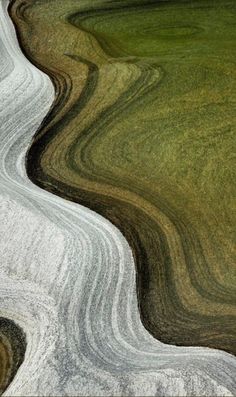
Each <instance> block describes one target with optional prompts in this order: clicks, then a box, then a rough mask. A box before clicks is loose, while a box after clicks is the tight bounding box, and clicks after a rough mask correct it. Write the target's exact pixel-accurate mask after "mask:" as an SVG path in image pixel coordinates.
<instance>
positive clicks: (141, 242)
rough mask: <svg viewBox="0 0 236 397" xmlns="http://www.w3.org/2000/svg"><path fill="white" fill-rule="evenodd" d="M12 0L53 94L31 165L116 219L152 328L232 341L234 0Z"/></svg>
mask: <svg viewBox="0 0 236 397" xmlns="http://www.w3.org/2000/svg"><path fill="white" fill-rule="evenodd" d="M13 4H14V5H13V7H12V8H11V15H12V17H13V19H14V21H15V23H16V24H17V26H18V29H19V34H20V40H21V42H22V45H23V48H24V49H25V51H26V52H27V55H28V57H29V58H30V59H32V60H33V61H34V62H35V63H36V64H37V65H40V67H41V68H42V67H43V68H44V70H46V71H47V72H48V74H50V76H51V78H52V80H53V82H54V84H55V87H56V93H57V102H56V103H55V106H54V107H53V109H52V112H51V114H49V116H48V118H47V119H46V120H45V122H44V126H43V128H42V129H41V130H40V132H39V134H38V135H37V137H36V138H35V141H34V144H33V145H32V146H31V148H30V150H29V152H28V160H27V172H28V175H29V176H30V178H31V179H32V180H33V181H34V182H35V183H36V184H38V185H39V186H41V187H43V188H45V189H47V190H49V191H51V192H53V193H56V194H58V195H60V196H62V197H65V198H69V199H70V200H73V201H76V202H79V203H81V204H84V205H86V206H88V207H89V208H91V209H93V210H95V211H96V212H98V213H100V214H102V215H103V216H105V217H106V218H108V219H109V220H110V221H111V222H112V223H114V224H115V225H116V226H118V227H119V228H120V229H121V231H122V232H123V234H124V235H125V237H126V238H127V239H128V241H129V243H130V246H131V247H132V250H133V253H134V256H135V262H136V266H137V287H138V297H139V305H140V311H141V317H142V320H143V323H144V324H145V326H146V328H147V329H148V330H149V331H151V333H152V334H153V335H154V336H155V337H157V338H158V339H160V340H162V341H163V342H166V343H172V344H177V345H187V346H188V345H202V346H209V347H215V348H221V349H224V350H226V351H228V352H231V353H235V330H236V327H235V297H236V294H235V238H234V233H233V228H234V224H235V219H234V212H233V208H234V200H233V197H234V193H235V183H234V178H233V169H234V167H233V156H232V154H233V147H234V144H235V139H234V134H233V131H234V126H235V124H234V121H235V107H234V101H235V95H234V92H235V91H234V88H235V79H233V78H234V77H235V76H234V75H235V59H234V51H233V48H234V39H235V31H234V29H233V25H232V24H233V17H234V15H235V4H234V2H233V1H231V0H227V2H225V1H224V2H222V1H221V0H217V1H216V2H214V3H213V2H212V1H207V2H206V1H195V2H186V1H185V2H175V1H174V2H169V1H164V2H154V3H153V2H144V1H125V2H107V1H102V0H101V1H98V2H96V4H92V5H91V3H90V2H87V1H84V2H81V3H78V2H76V1H72V0H66V1H37V2H36V3H35V2H31V1H27V2H25V1H24V2H22V1H21V0H17V1H15V2H14V3H13ZM222 4H223V5H224V8H223V9H222ZM35 21H37V23H36V22H35Z"/></svg>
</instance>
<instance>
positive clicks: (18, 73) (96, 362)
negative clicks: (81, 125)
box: [0, 2, 236, 396]
mask: <svg viewBox="0 0 236 397" xmlns="http://www.w3.org/2000/svg"><path fill="white" fill-rule="evenodd" d="M22 4H23V3H22ZM6 5H7V3H6V2H4V3H0V24H1V40H2V42H1V46H0V51H1V57H0V59H3V62H2V65H10V67H9V68H8V69H7V72H6V70H5V72H4V73H3V75H2V74H0V76H1V78H0V92H1V102H0V104H1V105H0V116H1V124H0V137H1V147H0V186H1V195H0V205H1V212H0V214H1V216H2V219H1V222H0V230H1V240H0V252H1V267H0V271H1V278H0V290H1V306H0V311H1V315H2V316H4V317H6V318H8V319H12V320H14V321H15V323H17V324H18V325H19V326H20V327H21V328H22V329H23V330H24V332H25V334H26V341H27V349H26V353H25V358H24V361H23V364H22V365H21V367H20V368H19V370H18V373H17V375H16V376H15V378H14V380H13V382H12V383H11V385H10V387H8V389H7V390H6V392H5V395H9V396H12V395H14V396H16V395H21V396H25V395H31V396H32V395H45V396H49V395H77V396H78V395H102V396H104V395H114V396H115V395H166V396H168V395H181V396H182V395H219V396H222V395H233V394H234V393H235V390H236V383H235V376H234V374H235V370H236V361H235V358H234V357H233V356H231V355H229V354H227V353H224V352H220V351H216V350H211V349H203V348H182V347H179V348H178V347H172V346H166V345H163V344H162V343H160V342H159V341H157V340H155V339H154V338H152V337H151V335H150V334H148V333H147V331H146V330H145V329H144V328H143V326H142V323H141V321H140V317H139V311H138V303H137V297H136V286H135V268H134V263H133V260H132V253H131V250H130V248H129V246H128V244H127V242H126V240H125V239H124V238H123V236H122V235H121V233H120V232H119V231H118V230H117V229H116V228H115V227H114V226H113V225H112V224H110V223H109V222H108V221H106V220H105V219H104V218H102V217H100V216H99V215H98V214H96V213H94V212H91V211H90V210H88V209H85V208H83V207H81V206H80V205H77V204H73V203H70V202H68V201H65V200H63V199H61V198H59V197H56V196H55V195H52V194H50V193H48V192H46V191H44V190H42V189H40V188H39V187H37V186H35V185H34V184H32V183H31V182H30V180H29V179H28V177H27V175H26V172H25V166H24V163H25V155H26V151H27V148H28V147H29V145H30V143H31V140H32V137H33V135H34V132H35V131H36V130H37V129H38V127H39V125H40V123H41V121H42V119H43V117H44V116H45V115H46V113H47V112H48V110H49V107H50V105H51V103H52V100H53V94H54V93H53V89H52V85H51V83H50V81H49V79H48V78H47V76H46V75H44V74H43V73H42V72H40V71H39V70H37V69H36V68H35V67H33V66H32V65H31V64H30V63H29V62H28V61H27V59H26V58H25V57H24V56H23V55H22V53H21V52H20V50H19V48H18V45H17V41H16V37H15V34H14V30H13V27H12V25H11V23H10V20H9V18H8V16H7V13H6ZM73 57H74V56H73ZM67 58H68V57H67ZM70 59H72V58H70ZM73 62H75V63H76V64H77V62H78V58H76V60H74V59H73ZM83 62H85V61H84V59H83ZM58 66H59V65H58ZM86 67H88V68H91V67H92V65H91V64H88V62H87V64H86ZM133 69H134V70H135V71H136V70H137V69H136V68H135V67H134V68H133V66H131V70H133ZM3 70H4V68H3ZM148 70H149V69H148ZM94 72H95V71H94ZM154 73H155V81H156V77H157V78H158V76H159V72H157V71H156V68H155V72H154ZM60 76H61V77H60V78H59V77H58V80H57V89H58V90H60V89H63V90H64V89H65V88H63V86H64V84H65V83H64V82H65V79H66V83H67V87H69V81H70V79H69V78H68V77H67V76H66V75H63V74H62V73H61V74H60ZM131 83H132V82H131ZM91 90H92V87H91ZM71 92H72V91H70V89H69V88H68V91H67V93H68V95H71ZM69 93H70V94H69ZM63 100H64V99H63V98H61V97H59V98H58V99H57V102H56V106H57V109H60V108H61V109H62V107H64V104H63ZM101 100H102V98H101ZM52 111H53V110H52ZM54 112H55V111H54ZM55 116H56V117H57V115H56V113H55ZM50 118H52V114H51V115H49V116H48V118H47V119H46V120H47V122H50V120H51V119H50ZM49 182H50V181H49ZM127 214H128V212H127Z"/></svg>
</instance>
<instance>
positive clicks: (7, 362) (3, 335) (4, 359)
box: [0, 317, 26, 395]
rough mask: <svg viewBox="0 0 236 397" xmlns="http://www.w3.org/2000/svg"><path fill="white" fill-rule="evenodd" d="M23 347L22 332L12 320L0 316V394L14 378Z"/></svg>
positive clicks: (22, 354)
mask: <svg viewBox="0 0 236 397" xmlns="http://www.w3.org/2000/svg"><path fill="white" fill-rule="evenodd" d="M25 349H26V340H25V335H24V332H23V331H22V330H21V329H20V328H19V327H18V326H17V325H16V324H15V323H13V321H11V320H8V319H6V318H3V317H0V395H1V394H2V393H3V392H4V390H6V388H7V386H8V385H9V384H10V382H11V381H12V379H13V378H14V376H15V374H16V372H17V370H18V368H19V366H20V365H21V363H22V361H23V359H24V355H25Z"/></svg>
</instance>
